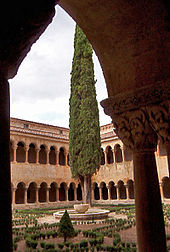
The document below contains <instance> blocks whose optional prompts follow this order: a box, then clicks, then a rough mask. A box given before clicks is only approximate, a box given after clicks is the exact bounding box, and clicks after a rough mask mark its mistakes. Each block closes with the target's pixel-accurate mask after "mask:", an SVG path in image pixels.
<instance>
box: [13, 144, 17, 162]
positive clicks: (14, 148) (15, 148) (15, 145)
mask: <svg viewBox="0 0 170 252" xmlns="http://www.w3.org/2000/svg"><path fill="white" fill-rule="evenodd" d="M17 147H18V145H17V143H16V142H15V143H14V145H13V150H14V161H13V163H16V162H17V159H16V157H17Z"/></svg>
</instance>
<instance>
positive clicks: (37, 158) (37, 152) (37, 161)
mask: <svg viewBox="0 0 170 252" xmlns="http://www.w3.org/2000/svg"><path fill="white" fill-rule="evenodd" d="M35 151H36V161H35V162H36V164H38V163H39V151H40V149H38V148H36V149H35Z"/></svg>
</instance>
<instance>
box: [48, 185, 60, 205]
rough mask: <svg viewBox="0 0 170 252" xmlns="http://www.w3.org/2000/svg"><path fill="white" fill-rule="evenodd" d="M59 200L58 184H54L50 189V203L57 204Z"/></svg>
mask: <svg viewBox="0 0 170 252" xmlns="http://www.w3.org/2000/svg"><path fill="white" fill-rule="evenodd" d="M57 200H58V199H57V183H56V182H52V183H51V185H50V189H49V201H50V202H55V201H57Z"/></svg>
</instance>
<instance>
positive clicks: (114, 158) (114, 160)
mask: <svg viewBox="0 0 170 252" xmlns="http://www.w3.org/2000/svg"><path fill="white" fill-rule="evenodd" d="M112 151H113V162H114V163H115V164H116V152H115V149H113V150H112Z"/></svg>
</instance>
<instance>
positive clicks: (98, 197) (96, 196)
mask: <svg viewBox="0 0 170 252" xmlns="http://www.w3.org/2000/svg"><path fill="white" fill-rule="evenodd" d="M93 188H94V199H95V200H100V192H99V187H98V184H97V183H96V182H95V183H93Z"/></svg>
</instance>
